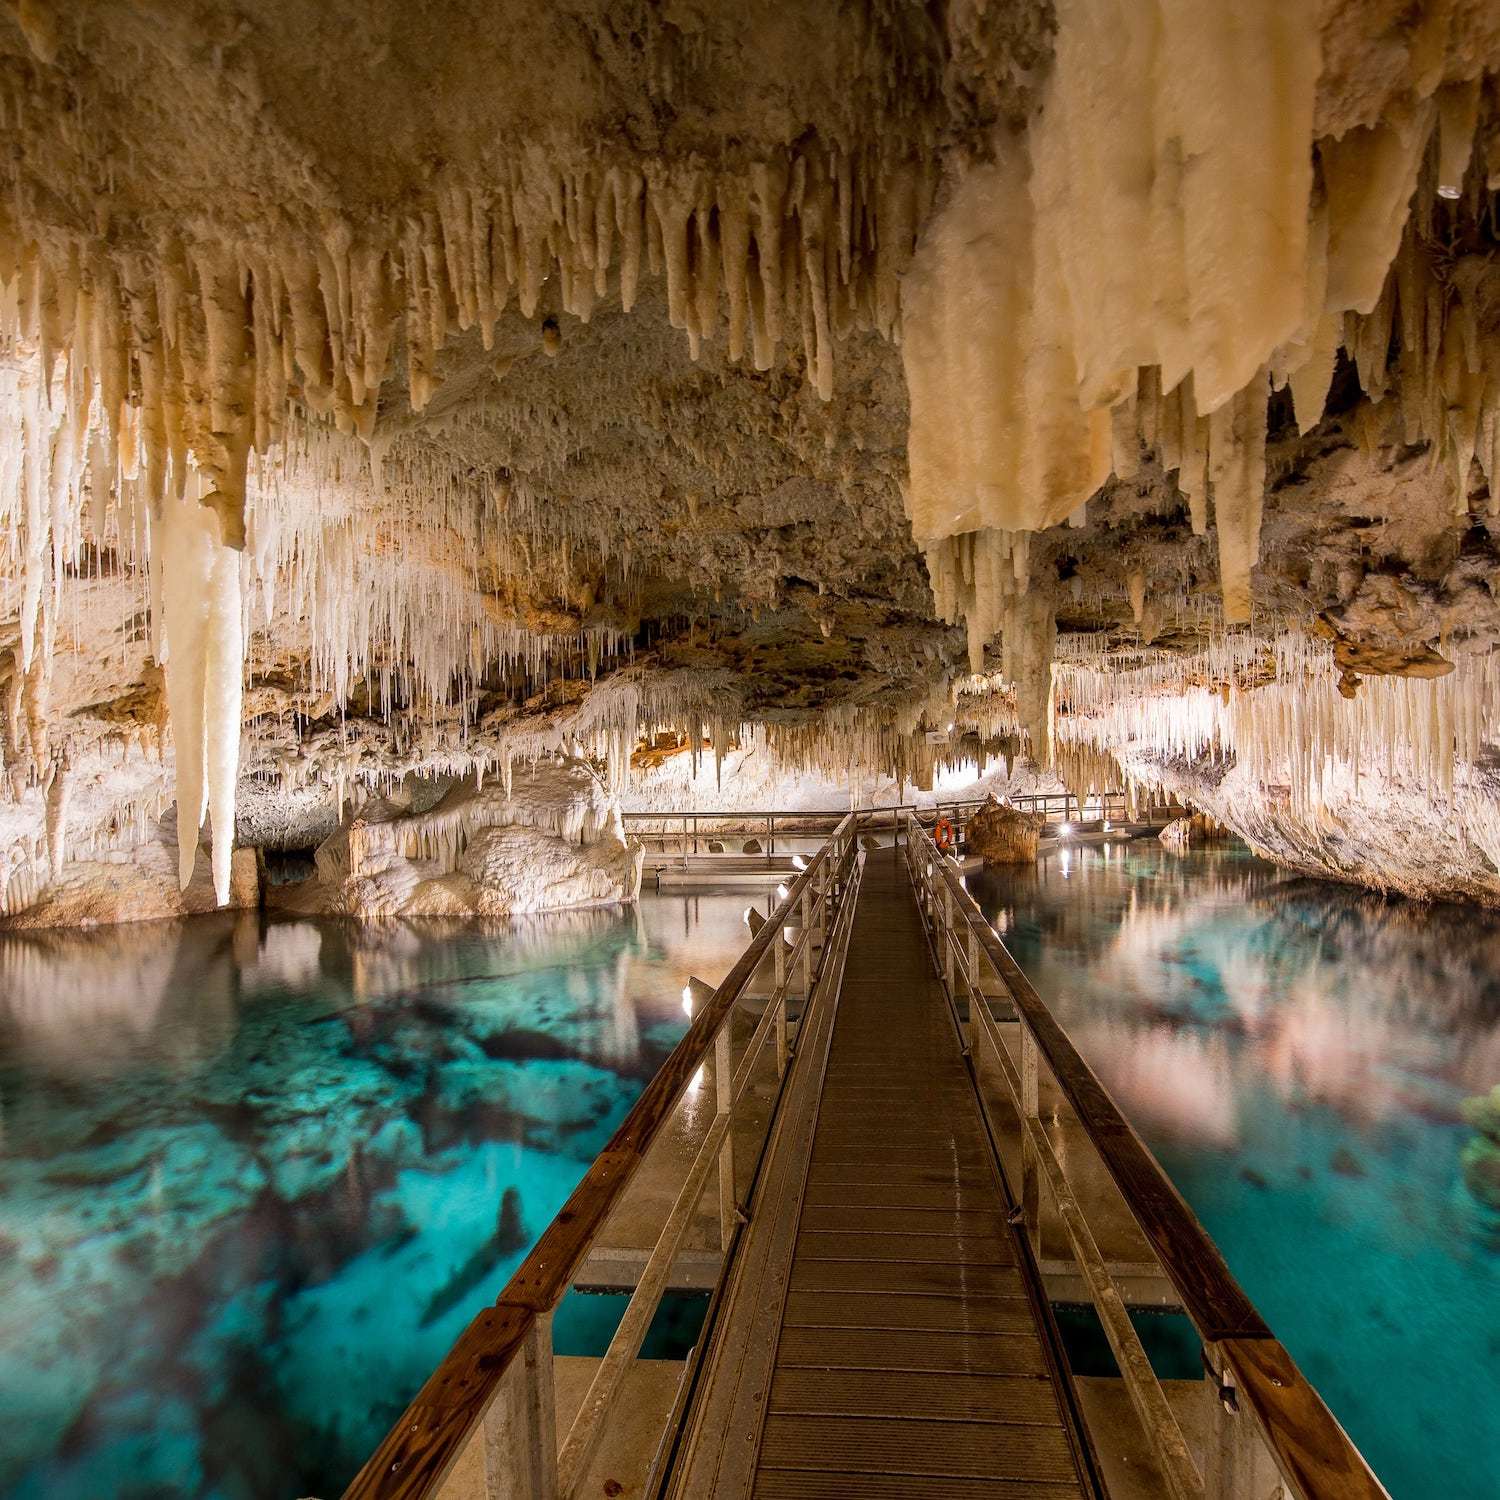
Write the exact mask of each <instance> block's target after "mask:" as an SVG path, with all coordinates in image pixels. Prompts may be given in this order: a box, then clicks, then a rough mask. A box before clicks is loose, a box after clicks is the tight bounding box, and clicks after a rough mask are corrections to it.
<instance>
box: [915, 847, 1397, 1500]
mask: <svg viewBox="0 0 1500 1500" xmlns="http://www.w3.org/2000/svg"><path fill="white" fill-rule="evenodd" d="M904 835H905V844H906V859H907V865H908V868H909V869H910V871H911V876H912V882H913V885H914V886H915V888H916V892H917V897H918V903H919V905H920V906H921V908H922V913H923V918H924V920H925V921H926V923H927V925H928V931H929V934H930V935H931V937H932V939H933V948H934V952H935V954H936V957H937V959H938V963H939V966H940V968H941V970H942V973H943V979H944V983H945V984H946V986H947V989H948V993H949V995H950V997H951V998H952V999H953V1001H954V1002H955V1006H956V1007H957V1006H958V1005H964V1006H966V1009H967V1047H968V1051H969V1055H970V1059H971V1062H972V1064H973V1067H974V1071H975V1080H976V1084H978V1085H979V1088H980V1095H981V1101H982V1103H983V1105H984V1108H985V1110H986V1113H987V1114H989V1113H990V1112H991V1111H990V1103H991V1101H990V1097H989V1091H988V1090H987V1089H986V1088H985V1086H984V1085H985V1083H986V1082H987V1081H988V1079H989V1078H990V1077H992V1076H995V1075H998V1078H999V1080H1000V1082H1001V1084H1002V1085H1003V1092H1004V1097H1005V1102H1006V1105H1007V1106H1008V1113H1009V1116H1010V1117H1011V1118H1012V1119H1013V1120H1014V1121H1015V1129H1016V1130H1017V1131H1018V1133H1019V1143H1020V1156H1021V1202H1020V1205H1019V1210H1020V1213H1021V1215H1022V1219H1023V1221H1024V1224H1025V1228H1026V1232H1027V1235H1028V1238H1029V1239H1030V1241H1031V1244H1032V1247H1033V1252H1034V1253H1036V1254H1038V1256H1039V1253H1040V1248H1041V1234H1042V1210H1041V1192H1042V1188H1043V1187H1045V1188H1046V1190H1047V1193H1048V1195H1049V1197H1050V1200H1051V1203H1052V1206H1053V1208H1054V1210H1055V1213H1056V1217H1057V1219H1058V1220H1059V1221H1060V1223H1061V1226H1062V1229H1063V1231H1064V1234H1065V1236H1066V1238H1067V1241H1068V1245H1069V1249H1070V1251H1071V1254H1072V1256H1073V1259H1074V1262H1075V1264H1076V1266H1077V1269H1078V1271H1079V1273H1080V1274H1081V1276H1082V1278H1083V1281H1084V1284H1085V1285H1086V1286H1087V1288H1088V1292H1089V1296H1090V1299H1091V1301H1092V1302H1093V1305H1094V1308H1095V1311H1096V1312H1097V1313H1098V1315H1099V1319H1100V1322H1101V1323H1102V1325H1103V1327H1104V1332H1105V1335H1106V1336H1107V1338H1108V1340H1109V1344H1110V1347H1111V1349H1112V1350H1113V1351H1114V1355H1115V1359H1116V1362H1117V1363H1118V1365H1119V1368H1120V1373H1121V1376H1122V1377H1123V1379H1124V1384H1125V1389H1126V1391H1127V1392H1128V1394H1129V1397H1130V1400H1131V1404H1132V1406H1133V1408H1134V1410H1135V1413H1136V1415H1137V1417H1138V1418H1139V1420H1140V1423H1141V1426H1142V1428H1143V1430H1144V1433H1145V1436H1146V1439H1147V1441H1148V1443H1149V1444H1150V1447H1151V1450H1152V1452H1153V1453H1154V1455H1155V1457H1156V1461H1157V1464H1158V1466H1159V1467H1160V1470H1161V1472H1162V1475H1163V1478H1164V1480H1165V1482H1166V1484H1167V1486H1168V1493H1169V1494H1170V1495H1171V1496H1172V1497H1174V1500H1197V1497H1202V1496H1207V1497H1209V1500H1214V1497H1219V1496H1225V1497H1230V1496H1232V1497H1236V1500H1237V1497H1240V1496H1254V1497H1260V1496H1272V1495H1276V1494H1278V1493H1280V1490H1279V1488H1278V1486H1284V1487H1285V1489H1286V1491H1287V1492H1289V1493H1290V1494H1291V1495H1293V1496H1295V1497H1297V1500H1389V1496H1388V1495H1387V1492H1386V1490H1385V1488H1384V1487H1383V1486H1382V1485H1381V1483H1380V1481H1379V1480H1378V1479H1377V1478H1376V1477H1375V1475H1374V1474H1373V1473H1372V1472H1371V1470H1370V1468H1369V1465H1368V1464H1366V1462H1365V1460H1364V1458H1363V1457H1362V1455H1361V1454H1360V1452H1359V1450H1358V1449H1357V1448H1356V1447H1355V1446H1354V1444H1353V1442H1352V1441H1351V1440H1350V1438H1349V1436H1348V1434H1347V1433H1345V1431H1344V1430H1343V1428H1342V1427H1341V1426H1340V1425H1339V1423H1338V1422H1337V1420H1336V1419H1335V1418H1334V1416H1333V1414H1332V1413H1331V1412H1330V1411H1329V1410H1328V1408H1327V1406H1326V1405H1324V1403H1323V1400H1322V1398H1321V1397H1320V1396H1319V1395H1318V1393H1317V1391H1316V1390H1315V1389H1314V1388H1313V1387H1312V1386H1311V1385H1310V1384H1309V1383H1308V1381H1307V1380H1306V1379H1305V1377H1304V1376H1303V1375H1302V1374H1301V1372H1300V1371H1299V1370H1298V1369H1297V1367H1296V1365H1295V1364H1294V1363H1293V1362H1292V1358H1291V1356H1290V1355H1289V1354H1288V1353H1287V1351H1286V1349H1285V1348H1284V1347H1283V1346H1282V1345H1281V1344H1280V1343H1279V1342H1278V1341H1277V1339H1276V1338H1275V1337H1274V1335H1273V1334H1272V1333H1271V1330H1270V1329H1269V1328H1268V1327H1267V1326H1266V1324H1265V1322H1264V1321H1263V1320H1262V1318H1261V1316H1260V1314H1259V1313H1258V1312H1257V1311H1256V1310H1255V1307H1254V1306H1253V1305H1252V1303H1251V1302H1250V1299H1249V1298H1248V1297H1247V1296H1246V1295H1245V1293H1244V1291H1243V1290H1242V1289H1241V1287H1240V1285H1239V1283H1238V1282H1237V1281H1236V1280H1235V1278H1234V1275H1233V1273H1232V1272H1231V1271H1230V1269H1229V1267H1228V1266H1227V1265H1226V1264H1225V1262H1224V1258H1223V1256H1222V1255H1221V1254H1220V1253H1219V1250H1218V1247H1217V1246H1216V1245H1215V1244H1214V1242H1213V1241H1212V1240H1211V1239H1210V1238H1209V1236H1208V1233H1207V1231H1206V1230H1205V1229H1204V1228H1203V1226H1202V1225H1201V1224H1200V1223H1199V1222H1198V1219H1197V1217H1196V1215H1195V1214H1194V1213H1193V1211H1192V1209H1191V1208H1189V1207H1188V1205H1187V1203H1186V1202H1185V1201H1184V1200H1183V1198H1182V1196H1181V1195H1180V1194H1179V1193H1178V1191H1177V1189H1176V1188H1175V1187H1174V1186H1173V1184H1172V1182H1171V1179H1170V1178H1168V1176H1167V1175H1166V1173H1165V1172H1164V1171H1163V1170H1162V1168H1161V1166H1160V1164H1159V1163H1158V1162H1157V1160H1156V1158H1155V1157H1154V1156H1153V1155H1152V1154H1151V1152H1150V1150H1149V1149H1148V1148H1147V1146H1146V1145H1145V1143H1144V1142H1143V1141H1142V1140H1141V1139H1140V1137H1139V1136H1138V1135H1137V1134H1136V1133H1135V1131H1134V1130H1133V1129H1132V1128H1131V1126H1130V1124H1129V1123H1128V1122H1127V1121H1126V1119H1125V1117H1124V1116H1123V1115H1122V1114H1121V1112H1120V1109H1119V1107H1118V1105H1116V1103H1115V1102H1114V1100H1113V1099H1112V1098H1111V1097H1110V1095H1109V1092H1108V1091H1107V1090H1106V1089H1105V1087H1104V1085H1103V1084H1102V1083H1100V1081H1099V1079H1098V1078H1097V1077H1096V1076H1095V1074H1094V1072H1093V1070H1092V1069H1091V1068H1090V1067H1089V1065H1088V1064H1087V1063H1086V1062H1085V1061H1084V1060H1083V1058H1082V1057H1081V1056H1080V1055H1079V1053H1078V1051H1077V1049H1076V1048H1075V1047H1074V1046H1073V1043H1072V1041H1071V1040H1070V1039H1069V1038H1068V1035H1067V1033H1066V1032H1065V1031H1064V1030H1063V1028H1062V1027H1061V1026H1060V1025H1059V1024H1058V1022H1057V1021H1056V1019H1055V1018H1054V1017H1053V1015H1052V1013H1051V1011H1049V1010H1048V1009H1047V1007H1046V1005H1045V1004H1044V1003H1043V1002H1042V1000H1041V998H1040V996H1038V994H1037V992H1036V990H1035V989H1033V988H1032V985H1031V983H1030V981H1029V980H1028V979H1027V978H1026V975H1025V974H1024V973H1023V972H1022V971H1021V969H1020V967H1019V965H1018V964H1017V963H1016V961H1015V960H1014V958H1012V957H1011V955H1010V953H1009V952H1008V951H1007V949H1006V947H1005V945H1004V944H1003V943H1002V942H1001V941H1000V939H999V937H998V936H997V935H996V933H995V931H994V929H993V928H992V927H991V926H990V924H989V923H988V922H987V921H986V920H985V917H984V914H983V913H982V912H981V911H980V909H979V907H978V906H977V905H976V904H975V902H974V899H973V898H972V897H971V896H970V895H969V893H968V890H967V889H966V888H965V886H964V883H963V881H962V880H961V878H960V876H959V873H958V871H957V870H956V869H955V868H954V865H953V862H952V861H951V860H949V859H946V858H944V857H943V855H942V854H940V853H939V852H938V850H937V848H936V846H935V845H934V843H933V841H932V839H931V838H930V837H929V836H928V835H927V833H926V831H925V830H924V829H923V828H922V827H921V826H920V825H919V824H918V823H917V822H916V821H915V820H914V819H909V820H908V821H907V823H906V825H905V829H904ZM995 1001H999V1002H1000V1004H1001V1005H1002V1007H1004V1008H1005V1010H1006V1011H1007V1012H1008V1011H1009V1009H1010V1008H1011V1007H1013V1010H1014V1015H1013V1017H1012V1016H1011V1015H1010V1014H1008V1013H1007V1014H1003V1015H1002V1016H1001V1018H1000V1019H998V1020H997V1018H996V1016H995V1015H994V1014H993V1011H992V1003H993V1002H995ZM1007 1002H1008V1004H1007ZM985 1064H990V1065H992V1071H991V1068H988V1067H985V1066H984V1065H985ZM1043 1069H1045V1071H1046V1073H1047V1074H1048V1075H1050V1077H1051V1080H1052V1083H1053V1085H1054V1086H1055V1091H1056V1094H1057V1095H1058V1096H1060V1102H1059V1103H1057V1104H1051V1103H1049V1107H1048V1109H1047V1111H1046V1114H1045V1116H1044V1113H1043V1110H1042V1105H1041V1078H1042V1070H1043ZM1059 1111H1067V1112H1070V1113H1071V1114H1072V1116H1073V1117H1074V1119H1075V1120H1076V1122H1077V1124H1078V1125H1079V1126H1080V1127H1081V1129H1082V1132H1083V1135H1084V1137H1085V1138H1086V1140H1087V1142H1088V1147H1089V1148H1090V1149H1091V1150H1092V1152H1093V1154H1094V1155H1095V1156H1096V1158H1097V1159H1098V1161H1099V1162H1101V1163H1102V1164H1103V1166H1104V1167H1105V1169H1106V1170H1107V1171H1108V1173H1109V1176H1110V1178H1111V1179H1112V1180H1113V1182H1114V1185H1115V1187H1116V1188H1117V1189H1118V1190H1119V1193H1120V1195H1121V1197H1122V1198H1123V1199H1124V1201H1125V1205H1126V1207H1127V1208H1128V1209H1129V1211H1130V1213H1131V1216H1132V1217H1133V1218H1134V1220H1135V1223H1136V1225H1137V1226H1138V1227H1139V1229H1140V1231H1141V1233H1142V1234H1143V1235H1144V1237H1145V1239H1146V1241H1147V1243H1148V1244H1149V1246H1150V1248H1151V1252H1152V1254H1153V1255H1154V1257H1155V1259H1156V1261H1157V1263H1158V1264H1159V1266H1160V1267H1161V1269H1162V1271H1163V1273H1164V1274H1165V1275H1166V1277H1167V1279H1168V1280H1169V1281H1170V1282H1171V1284H1172V1286H1173V1288H1174V1289H1175V1292H1176V1295H1177V1298H1178V1300H1179V1301H1180V1303H1181V1305H1182V1308H1183V1311H1184V1312H1185V1313H1186V1314H1187V1316H1188V1317H1189V1318H1190V1319H1191V1320H1192V1322H1193V1324H1194V1327H1195V1328H1196V1329H1197V1332H1198V1335H1199V1338H1200V1339H1201V1340H1202V1346H1203V1365H1204V1369H1205V1372H1206V1375H1207V1378H1208V1380H1209V1381H1210V1383H1211V1385H1212V1387H1213V1391H1212V1394H1213V1396H1214V1397H1215V1398H1216V1399H1215V1402H1214V1410H1215V1413H1216V1420H1217V1424H1218V1430H1217V1431H1216V1432H1214V1433H1213V1434H1212V1437H1211V1440H1210V1443H1209V1445H1208V1449H1207V1452H1206V1454H1205V1462H1204V1464H1203V1466H1202V1468H1200V1466H1199V1463H1198V1462H1197V1460H1196V1459H1195V1458H1194V1456H1193V1453H1192V1451H1191V1450H1190V1448H1189V1445H1188V1443H1187V1441H1186V1439H1185V1438H1184V1436H1183V1433H1182V1429H1181V1427H1180V1425H1179V1423H1178V1421H1177V1417H1176V1415H1175V1414H1174V1412H1173V1410H1172V1408H1171V1405H1170V1404H1169V1402H1168V1400H1167V1397H1166V1394H1165V1392H1164V1391H1163V1388H1162V1385H1161V1382H1160V1381H1159V1379H1158V1378H1157V1376H1156V1373H1155V1372H1154V1370H1153V1369H1152V1367H1151V1362H1150V1360H1149V1359H1148V1357H1147V1355H1146V1352H1145V1349H1144V1348H1143V1347H1142V1344H1141V1340H1140V1337H1139V1335H1138V1334H1137V1332H1136V1330H1135V1326H1134V1324H1133V1323H1132V1322H1131V1319H1130V1316H1129V1312H1128V1309H1127V1306H1126V1302H1125V1299H1124V1297H1123V1296H1122V1294H1121V1290H1120V1288H1119V1286H1118V1284H1117V1283H1116V1281H1115V1278H1114V1275H1113V1273H1112V1272H1111V1270H1110V1267H1109V1264H1108V1262H1107V1260H1106V1258H1105V1256H1104V1255H1103V1253H1102V1252H1101V1250H1100V1247H1099V1245H1098V1243H1097V1241H1096V1240H1095V1238H1094V1234H1093V1231H1092V1229H1091V1228H1090V1226H1089V1223H1088V1220H1087V1218H1086V1217H1085V1215H1084V1212H1083V1210H1082V1207H1081V1206H1080V1202H1079V1194H1078V1190H1077V1189H1076V1188H1075V1180H1076V1178H1077V1170H1078V1168H1077V1164H1076V1162H1075V1161H1073V1155H1074V1152H1073V1149H1072V1142H1071V1140H1070V1142H1069V1149H1068V1150H1066V1151H1059V1149H1058V1146H1057V1144H1055V1141H1057V1140H1060V1139H1061V1136H1060V1134H1059V1130H1058V1127H1059V1126H1060V1124H1061V1117H1060V1114H1059ZM1003 1129H1004V1127H1003V1124H1002V1125H1001V1128H1000V1129H998V1130H997V1131H996V1135H997V1138H998V1137H999V1136H1000V1135H1001V1134H1003Z"/></svg>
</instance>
